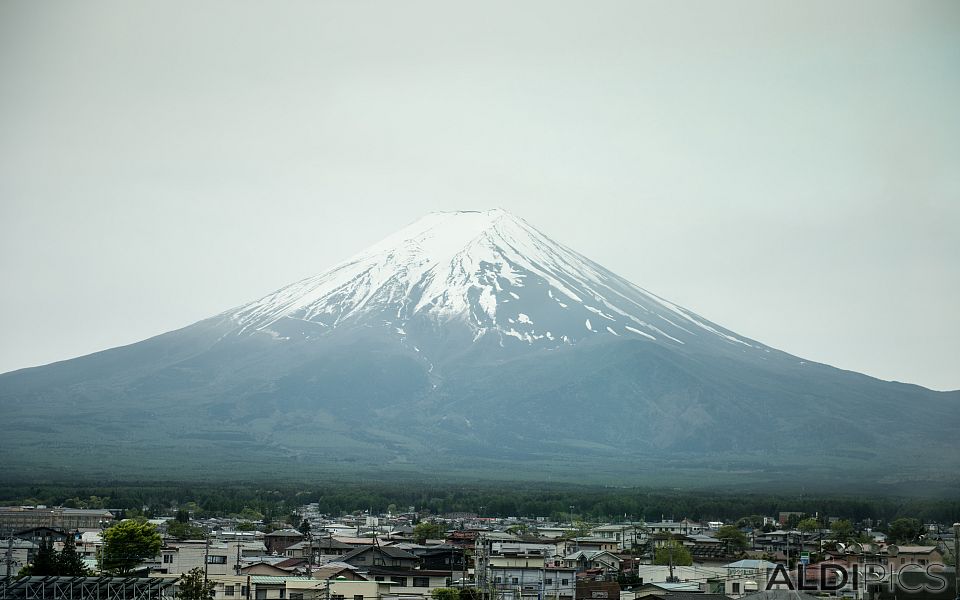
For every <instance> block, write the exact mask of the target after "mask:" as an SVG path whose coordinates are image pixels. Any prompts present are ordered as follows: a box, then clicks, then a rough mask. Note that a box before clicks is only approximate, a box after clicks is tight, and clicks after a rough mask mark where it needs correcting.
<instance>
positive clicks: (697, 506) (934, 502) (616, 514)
mask: <svg viewBox="0 0 960 600" xmlns="http://www.w3.org/2000/svg"><path fill="white" fill-rule="evenodd" d="M309 503H316V504H317V505H318V506H319V509H320V511H321V512H324V513H326V514H331V515H341V514H344V513H348V512H353V511H358V510H371V511H373V512H375V513H380V512H385V511H386V510H387V508H388V507H390V506H391V505H393V507H395V508H396V507H398V508H397V510H400V511H406V510H407V508H408V507H413V508H414V510H416V511H419V512H428V513H432V514H446V513H473V514H479V515H481V516H489V517H504V516H529V517H537V516H542V517H547V518H551V519H555V520H570V519H571V518H578V519H583V520H589V521H613V522H616V521H625V520H641V519H643V520H646V521H647V522H653V521H659V520H661V518H667V519H670V518H676V519H680V518H683V517H688V518H691V519H698V520H724V521H730V520H736V519H739V518H741V517H742V516H743V515H745V514H756V515H769V516H776V515H777V514H778V513H779V512H781V511H795V512H801V513H807V514H810V515H812V514H820V515H830V516H839V517H843V518H845V519H848V520H850V521H852V522H860V521H863V520H865V519H871V520H873V521H881V522H891V521H893V520H895V519H897V518H901V517H909V518H915V519H919V520H920V521H923V522H941V523H953V522H954V521H956V520H960V499H958V498H956V497H954V498H949V499H930V498H897V497H886V498H880V497H875V496H862V497H858V496H829V495H820V496H817V495H803V496H799V495H776V494H751V493H739V492H706V491H692V490H686V491H684V490H669V491H665V490H649V489H642V488H610V487H601V486H578V485H563V484H556V485H539V486H538V485H531V484H529V483H525V484H516V483H482V484H481V483H478V484H473V485H463V484H443V483H421V482H377V483H358V482H356V481H328V482H324V483H312V482H288V483H272V484H263V483H247V482H237V483H221V484H197V483H176V482H169V483H138V482H129V483H122V482H118V483H104V484H100V485H91V486H76V485H65V484H60V485H58V484H31V485H28V484H17V483H12V484H3V485H0V504H11V505H14V504H46V505H48V506H59V505H63V506H68V505H73V506H77V507H80V508H86V507H89V508H110V509H124V510H127V511H130V513H131V514H134V515H136V514H143V515H144V516H148V517H150V516H154V515H160V514H173V513H174V512H175V511H176V510H178V509H182V508H185V507H186V508H187V509H188V510H189V511H190V512H191V513H192V514H193V515H194V516H201V517H202V516H240V517H241V518H244V519H246V520H249V521H254V520H263V519H265V520H272V519H277V518H282V516H283V515H287V514H289V513H290V512H291V511H293V510H296V508H297V507H299V506H302V505H304V504H309Z"/></svg>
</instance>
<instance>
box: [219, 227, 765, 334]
mask: <svg viewBox="0 0 960 600" xmlns="http://www.w3.org/2000/svg"><path fill="white" fill-rule="evenodd" d="M585 298H587V299H589V301H587V300H584V299H585ZM505 304H509V305H510V307H511V311H510V314H509V315H507V314H504V313H503V311H504V307H503V305H505ZM518 309H519V310H518ZM226 315H227V316H228V317H229V318H230V319H232V320H233V321H234V322H235V323H236V326H237V333H252V332H256V331H273V330H274V326H275V325H276V324H277V323H278V322H279V321H283V320H300V321H307V322H312V323H316V324H320V325H323V326H325V327H326V328H329V329H330V330H332V329H336V328H338V327H343V326H348V325H352V324H366V325H367V326H369V324H370V323H371V322H376V323H389V326H391V327H392V328H394V330H395V332H396V334H399V335H403V336H408V335H414V336H415V334H416V332H415V331H414V328H415V322H420V323H422V322H424V321H426V322H431V323H434V324H435V325H439V326H444V325H447V324H458V325H463V326H466V327H468V328H469V329H470V330H471V331H472V339H473V340H474V341H477V340H479V339H481V338H483V337H484V336H487V335H490V334H493V333H495V334H497V335H498V336H499V339H500V343H501V344H502V343H503V339H504V337H506V338H513V339H515V340H518V341H521V342H524V343H527V344H535V343H536V344H546V345H548V346H553V345H557V344H565V343H576V342H578V341H580V340H582V339H584V338H585V337H586V336H590V335H595V334H598V333H611V334H614V335H619V333H618V332H617V331H616V330H615V329H614V324H617V328H620V329H621V330H622V331H625V332H631V333H634V334H637V335H640V336H643V337H646V338H649V339H650V340H653V341H657V342H658V343H665V344H690V343H695V342H697V343H717V342H720V343H723V344H737V345H743V346H747V347H753V348H763V347H762V346H759V345H756V344H754V343H751V342H750V341H748V340H745V339H742V338H740V337H738V336H736V335H735V334H733V333H732V332H729V331H727V330H725V329H723V328H721V327H719V326H717V325H714V324H712V323H710V322H708V321H706V320H705V319H702V318H700V317H699V316H697V315H695V314H694V313H692V312H691V311H688V310H686V309H684V308H682V307H680V306H677V305H675V304H673V303H671V302H669V301H667V300H664V299H662V298H660V297H658V296H656V295H654V294H651V293H649V292H647V291H645V290H643V289H642V288H639V287H637V286H636V285H634V284H632V283H630V282H629V281H626V280H625V279H623V278H621V277H618V276H617V275H615V274H614V273H611V272H610V271H607V270H606V269H604V268H603V267H601V266H600V265H598V264H596V263H594V262H592V261H590V260H589V259H587V258H586V257H584V256H582V255H580V254H578V253H576V252H574V251H573V250H570V249H569V248H567V247H566V246H563V245H562V244H559V243H557V242H555V241H553V240H551V239H550V238H548V237H547V236H545V235H544V234H542V233H541V232H539V231H538V230H537V229H535V228H534V227H532V226H531V225H529V224H528V223H527V222H526V221H524V220H523V219H520V218H517V217H515V216H513V215H511V214H509V213H507V212H506V211H503V210H500V209H495V210H488V211H461V212H443V213H431V214H429V215H427V216H425V217H423V218H422V219H420V220H418V221H416V222H414V223H412V224H411V225H409V226H407V227H405V228H404V229H401V230H400V231H398V232H397V233H395V234H393V235H391V236H389V237H387V238H386V239H384V240H382V241H381V242H379V243H377V244H375V245H373V246H371V247H370V248H368V249H367V250H365V251H363V252H361V253H359V254H357V255H356V256H354V257H352V258H350V259H348V260H346V261H344V262H342V263H340V264H338V265H335V266H334V267H332V268H330V269H328V270H327V271H325V272H323V273H321V274H319V275H316V276H314V277H309V278H307V279H304V280H302V281H299V282H296V283H293V284H291V285H288V286H286V287H284V288H282V289H280V290H277V291H276V292H274V293H272V294H269V295H267V296H265V297H263V298H261V299H259V300H257V301H255V302H251V303H249V304H246V305H243V306H241V307H239V308H237V309H234V310H233V311H229V312H228V313H226ZM591 318H593V319H594V320H598V319H599V320H601V322H602V323H604V324H603V325H602V326H601V327H600V328H599V330H598V329H595V328H594V326H593V323H592V321H591ZM624 322H626V323H629V325H626V324H625V323H624ZM534 323H539V324H540V327H549V331H548V332H547V333H540V332H536V331H534V330H533V325H534ZM578 323H583V324H584V325H585V327H583V326H579V325H578ZM541 331H545V329H541ZM414 339H415V338H414Z"/></svg>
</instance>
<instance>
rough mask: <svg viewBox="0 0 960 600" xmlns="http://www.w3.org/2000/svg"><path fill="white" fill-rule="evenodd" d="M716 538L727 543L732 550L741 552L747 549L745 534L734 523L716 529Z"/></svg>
mask: <svg viewBox="0 0 960 600" xmlns="http://www.w3.org/2000/svg"><path fill="white" fill-rule="evenodd" d="M717 539H718V540H720V541H721V542H723V543H724V544H726V545H727V548H728V549H730V550H732V551H733V552H743V551H744V550H746V549H747V536H746V534H745V533H743V532H742V531H740V530H739V529H738V528H737V527H736V526H734V525H724V526H723V527H721V528H720V530H719V531H717Z"/></svg>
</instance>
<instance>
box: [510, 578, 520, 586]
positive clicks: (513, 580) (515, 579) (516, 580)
mask: <svg viewBox="0 0 960 600" xmlns="http://www.w3.org/2000/svg"><path fill="white" fill-rule="evenodd" d="M511 583H513V585H517V584H518V583H520V580H519V579H517V578H516V577H514V578H513V579H512V580H511Z"/></svg>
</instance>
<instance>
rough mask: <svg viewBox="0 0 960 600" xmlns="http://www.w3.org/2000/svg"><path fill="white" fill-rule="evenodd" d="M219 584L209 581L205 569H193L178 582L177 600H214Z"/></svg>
mask: <svg viewBox="0 0 960 600" xmlns="http://www.w3.org/2000/svg"><path fill="white" fill-rule="evenodd" d="M216 588H217V584H215V583H214V582H212V581H207V579H206V577H205V576H204V574H203V567H196V568H194V569H191V570H190V572H189V573H186V574H185V575H183V576H182V577H181V578H180V581H178V582H177V593H176V596H175V597H176V598H177V600H213V595H214V593H215V591H216Z"/></svg>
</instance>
